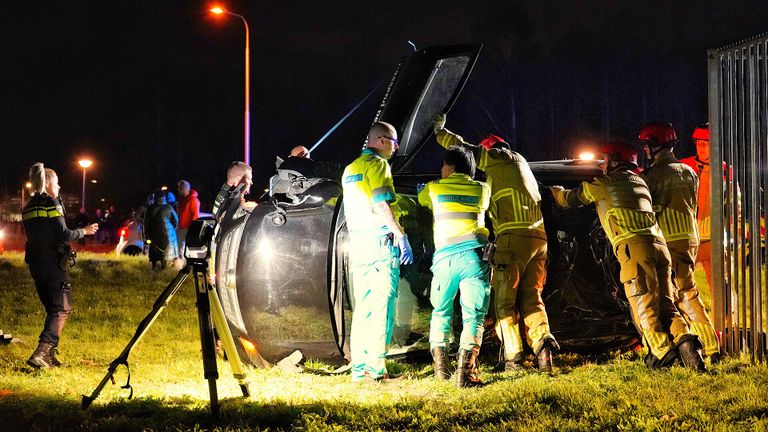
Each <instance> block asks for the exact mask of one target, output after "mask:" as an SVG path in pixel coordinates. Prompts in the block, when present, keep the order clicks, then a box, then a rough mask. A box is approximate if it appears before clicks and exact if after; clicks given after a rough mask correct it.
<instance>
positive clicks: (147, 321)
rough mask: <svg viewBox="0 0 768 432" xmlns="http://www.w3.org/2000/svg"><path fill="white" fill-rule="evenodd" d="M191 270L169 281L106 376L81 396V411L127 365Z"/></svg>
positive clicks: (185, 268)
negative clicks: (91, 390)
mask: <svg viewBox="0 0 768 432" xmlns="http://www.w3.org/2000/svg"><path fill="white" fill-rule="evenodd" d="M191 270H192V267H191V266H186V267H184V268H183V269H181V270H179V273H178V274H177V275H176V277H175V278H174V279H173V280H172V281H171V283H169V284H168V286H167V287H166V288H165V289H164V290H163V292H162V293H160V295H159V296H158V297H157V300H155V303H154V304H153V305H152V311H150V312H149V314H147V316H146V317H144V319H143V320H141V322H140V323H139V326H138V327H137V328H136V332H135V333H134V335H133V338H131V340H130V342H128V345H126V346H125V348H124V349H123V352H121V353H120V355H119V356H118V357H117V358H116V359H115V360H113V361H112V363H110V364H109V370H108V371H107V374H106V375H105V376H104V378H103V379H102V380H101V382H100V383H99V385H98V386H96V388H95V389H94V390H93V393H91V395H90V396H85V395H83V399H82V404H81V406H82V409H84V410H86V409H88V407H89V406H91V403H93V401H94V400H95V399H96V398H97V397H98V396H99V393H101V390H102V389H103V388H104V386H105V385H106V384H107V381H109V380H110V379H111V378H112V376H113V375H114V374H115V371H116V370H117V367H118V366H120V365H121V364H124V365H127V364H128V356H129V355H130V354H131V350H133V347H134V346H135V345H136V344H137V343H139V341H140V340H141V338H142V337H144V334H146V333H147V330H149V327H150V326H151V325H152V323H154V322H155V320H156V319H157V317H158V316H159V315H160V312H162V311H163V310H164V309H165V307H166V306H168V303H169V302H170V301H171V299H172V298H173V296H174V295H175V294H176V292H177V291H178V290H179V288H180V287H181V285H182V284H183V283H184V281H185V280H187V277H188V276H189V272H190V271H191Z"/></svg>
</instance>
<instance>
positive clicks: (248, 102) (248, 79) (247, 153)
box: [209, 6, 251, 165]
mask: <svg viewBox="0 0 768 432" xmlns="http://www.w3.org/2000/svg"><path fill="white" fill-rule="evenodd" d="M209 11H210V12H211V13H213V14H215V15H231V16H233V17H237V18H240V19H241V20H242V21H243V24H244V25H245V143H244V145H243V147H244V153H245V159H244V160H243V162H245V163H246V164H248V165H250V164H251V144H250V143H251V60H250V59H251V54H250V52H251V42H250V40H251V37H250V32H249V30H248V21H246V20H245V17H244V16H242V15H240V14H236V13H234V12H230V11H228V10H226V9H224V8H223V7H221V6H214V7H212V8H210V9H209Z"/></svg>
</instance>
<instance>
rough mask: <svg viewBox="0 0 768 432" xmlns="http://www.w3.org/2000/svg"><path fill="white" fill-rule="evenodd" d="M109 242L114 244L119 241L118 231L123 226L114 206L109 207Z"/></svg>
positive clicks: (120, 216)
mask: <svg viewBox="0 0 768 432" xmlns="http://www.w3.org/2000/svg"><path fill="white" fill-rule="evenodd" d="M108 210H109V240H110V241H111V242H112V243H113V244H116V243H117V242H118V241H119V240H120V236H119V235H118V231H119V230H120V227H121V226H123V222H124V221H123V218H122V215H121V214H120V213H119V212H118V211H117V209H116V208H115V206H109V209H108Z"/></svg>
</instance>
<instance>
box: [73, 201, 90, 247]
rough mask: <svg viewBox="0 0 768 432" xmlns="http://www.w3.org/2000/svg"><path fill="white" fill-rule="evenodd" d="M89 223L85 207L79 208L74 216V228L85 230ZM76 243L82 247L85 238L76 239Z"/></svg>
mask: <svg viewBox="0 0 768 432" xmlns="http://www.w3.org/2000/svg"><path fill="white" fill-rule="evenodd" d="M89 222H90V218H89V217H88V213H87V212H86V211H85V207H80V211H78V213H77V216H75V228H85V227H86V226H88V223H89ZM77 243H78V244H81V245H84V244H85V237H80V238H79V239H77Z"/></svg>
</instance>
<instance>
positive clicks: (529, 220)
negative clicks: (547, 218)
mask: <svg viewBox="0 0 768 432" xmlns="http://www.w3.org/2000/svg"><path fill="white" fill-rule="evenodd" d="M504 198H506V199H508V200H510V201H511V203H510V206H509V207H511V209H512V212H511V213H505V214H503V215H501V214H499V205H498V202H499V201H500V200H502V199H504ZM505 208H507V207H505ZM491 216H493V218H494V221H497V220H504V221H506V222H504V223H501V224H496V225H494V230H495V232H496V235H497V236H498V235H499V234H501V233H502V232H504V231H505V230H510V229H515V228H524V229H543V226H544V218H543V217H542V216H541V209H540V208H539V205H538V203H537V202H536V201H534V200H532V199H531V198H530V197H528V196H525V195H523V194H522V193H520V191H519V190H517V189H514V188H507V189H502V190H500V191H498V192H496V193H495V194H494V195H493V196H492V197H491Z"/></svg>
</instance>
